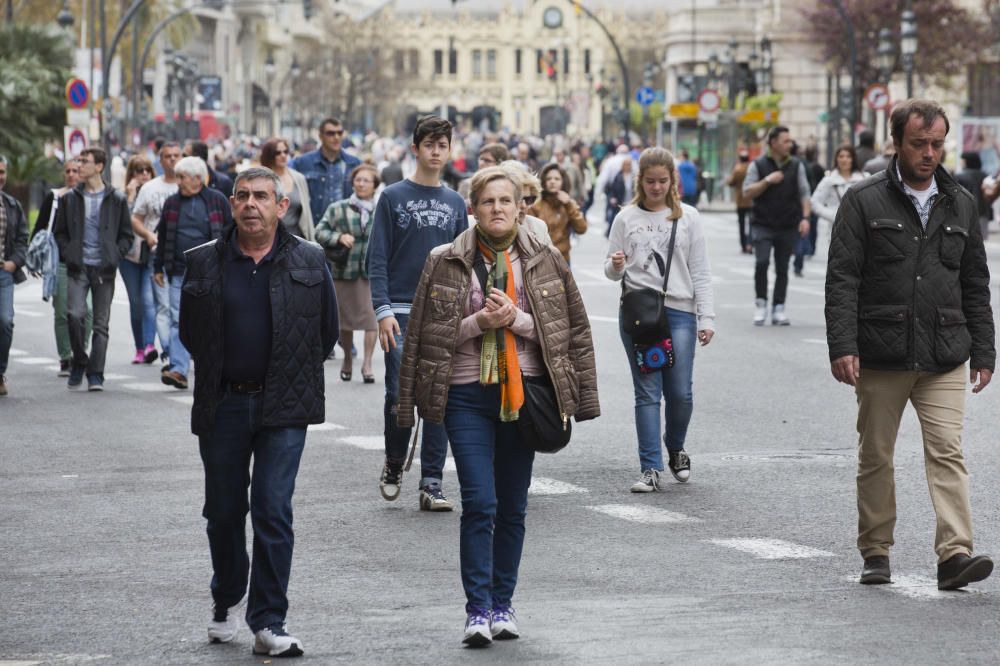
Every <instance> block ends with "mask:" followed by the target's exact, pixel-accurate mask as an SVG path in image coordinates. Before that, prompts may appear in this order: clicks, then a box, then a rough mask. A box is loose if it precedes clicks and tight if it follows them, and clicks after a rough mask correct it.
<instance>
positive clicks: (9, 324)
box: [0, 268, 14, 375]
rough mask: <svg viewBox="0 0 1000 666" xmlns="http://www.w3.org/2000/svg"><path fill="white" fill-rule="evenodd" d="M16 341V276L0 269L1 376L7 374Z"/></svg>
mask: <svg viewBox="0 0 1000 666" xmlns="http://www.w3.org/2000/svg"><path fill="white" fill-rule="evenodd" d="M13 340H14V274H13V273H8V272H7V271H5V270H4V269H2V268H0V375H2V374H4V373H5V372H7V363H8V362H9V361H10V343H11V342H12V341H13Z"/></svg>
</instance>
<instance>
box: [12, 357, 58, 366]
mask: <svg viewBox="0 0 1000 666" xmlns="http://www.w3.org/2000/svg"><path fill="white" fill-rule="evenodd" d="M14 360H15V361H17V362H18V363H24V364H25V365H48V364H52V365H55V364H56V363H57V361H53V360H52V359H51V358H42V357H41V356H19V357H17V358H15V359H14Z"/></svg>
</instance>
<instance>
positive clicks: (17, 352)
mask: <svg viewBox="0 0 1000 666" xmlns="http://www.w3.org/2000/svg"><path fill="white" fill-rule="evenodd" d="M10 355H11V356H28V355H29V354H28V352H26V351H24V350H23V349H14V348H13V347H11V348H10ZM0 663H2V662H0Z"/></svg>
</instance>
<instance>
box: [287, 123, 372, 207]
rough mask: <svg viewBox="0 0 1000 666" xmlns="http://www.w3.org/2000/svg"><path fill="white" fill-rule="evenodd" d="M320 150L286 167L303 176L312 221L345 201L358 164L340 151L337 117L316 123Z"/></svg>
mask: <svg viewBox="0 0 1000 666" xmlns="http://www.w3.org/2000/svg"><path fill="white" fill-rule="evenodd" d="M319 141H320V147H319V150H314V151H313V152H311V153H306V154H305V155H300V156H299V157H296V158H295V159H294V160H292V162H291V163H290V164H289V165H288V166H290V167H291V168H293V169H295V170H296V171H298V172H299V173H301V174H302V175H303V176H305V177H306V182H307V183H309V207H310V208H311V209H312V214H313V219H314V220H319V219H322V217H323V214H324V213H325V212H326V209H327V207H328V206H329V205H330V204H332V203H335V202H337V201H340V200H341V199H346V198H348V197H349V196H351V194H352V193H353V192H354V188H353V187H352V186H351V181H350V173H351V171H352V170H353V169H354V167H356V166H358V165H359V164H361V160H359V159H358V158H357V157H355V156H354V155H351V154H349V153H346V152H344V151H343V150H342V148H343V142H344V126H343V125H342V124H341V122H340V121H339V120H337V119H336V118H326V119H324V120H323V122H321V123H320V124H319Z"/></svg>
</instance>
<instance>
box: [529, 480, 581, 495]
mask: <svg viewBox="0 0 1000 666" xmlns="http://www.w3.org/2000/svg"><path fill="white" fill-rule="evenodd" d="M586 492H590V491H588V490H587V489H586V488H581V487H580V486H574V485H573V484H572V483H566V482H565V481H556V480H555V479H547V478H545V477H544V476H536V477H533V478H532V479H531V486H530V487H529V488H528V494H529V495H569V494H571V493H586Z"/></svg>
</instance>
